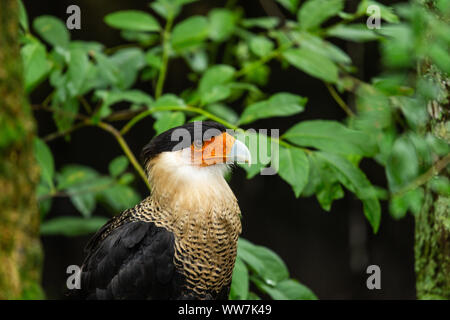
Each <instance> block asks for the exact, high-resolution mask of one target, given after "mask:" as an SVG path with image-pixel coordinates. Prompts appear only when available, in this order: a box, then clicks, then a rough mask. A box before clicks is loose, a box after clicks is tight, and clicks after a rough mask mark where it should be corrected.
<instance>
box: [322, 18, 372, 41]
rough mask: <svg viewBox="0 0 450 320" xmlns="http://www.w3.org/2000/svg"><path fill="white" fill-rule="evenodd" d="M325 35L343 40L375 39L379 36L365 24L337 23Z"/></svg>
mask: <svg viewBox="0 0 450 320" xmlns="http://www.w3.org/2000/svg"><path fill="white" fill-rule="evenodd" d="M327 35H328V36H331V37H336V38H340V39H344V40H349V41H355V42H364V41H371V40H376V39H378V38H379V36H378V35H377V34H376V33H375V32H374V31H373V30H370V29H368V28H367V26H366V25H365V24H359V23H358V24H348V25H342V24H340V25H337V26H335V27H333V28H330V29H328V30H327Z"/></svg>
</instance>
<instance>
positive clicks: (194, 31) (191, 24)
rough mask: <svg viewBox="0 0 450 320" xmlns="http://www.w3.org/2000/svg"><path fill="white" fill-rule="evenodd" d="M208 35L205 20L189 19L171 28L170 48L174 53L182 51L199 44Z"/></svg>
mask: <svg viewBox="0 0 450 320" xmlns="http://www.w3.org/2000/svg"><path fill="white" fill-rule="evenodd" d="M208 35H209V23H208V19H207V18H205V17H202V16H193V17H189V18H187V19H186V20H183V21H181V22H180V23H178V24H177V25H176V26H175V27H174V28H173V32H172V36H171V41H172V46H173V48H174V50H175V51H183V50H186V49H188V48H190V47H192V46H196V45H198V44H200V43H201V42H202V41H204V40H205V39H206V38H207V37H208Z"/></svg>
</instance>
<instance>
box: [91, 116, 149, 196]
mask: <svg viewBox="0 0 450 320" xmlns="http://www.w3.org/2000/svg"><path fill="white" fill-rule="evenodd" d="M88 124H89V125H92V126H97V127H99V128H101V129H103V130H105V131H108V132H109V133H111V134H112V135H113V136H114V138H116V140H117V142H118V143H119V145H120V147H121V148H122V150H123V152H124V153H125V155H126V156H127V158H128V160H130V162H131V164H132V165H133V167H134V169H135V170H136V171H137V172H138V174H139V175H140V176H141V178H142V180H144V182H145V184H146V185H147V187H148V189H149V190H151V187H150V183H149V182H148V179H147V176H146V174H145V172H144V169H142V167H141V165H140V164H139V162H138V161H137V160H136V157H135V156H134V154H133V152H132V151H131V150H130V147H129V146H128V144H127V142H126V141H125V139H124V138H123V137H122V135H121V134H120V132H119V131H118V130H117V129H116V128H114V127H113V126H112V125H110V124H108V123H105V122H98V123H94V122H88Z"/></svg>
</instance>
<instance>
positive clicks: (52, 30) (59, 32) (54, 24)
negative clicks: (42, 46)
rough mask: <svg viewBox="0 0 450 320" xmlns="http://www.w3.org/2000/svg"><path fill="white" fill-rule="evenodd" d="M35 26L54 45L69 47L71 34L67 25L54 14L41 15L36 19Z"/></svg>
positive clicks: (42, 36)
mask: <svg viewBox="0 0 450 320" xmlns="http://www.w3.org/2000/svg"><path fill="white" fill-rule="evenodd" d="M33 28H34V30H35V31H36V32H37V34H39V35H40V36H41V38H42V39H44V40H45V41H47V42H48V43H49V44H51V45H52V46H55V47H56V46H60V47H67V46H68V45H69V41H70V34H69V31H68V30H67V27H66V25H65V24H64V23H63V22H62V21H61V20H59V19H58V18H55V17H52V16H40V17H37V18H36V19H34V21H33Z"/></svg>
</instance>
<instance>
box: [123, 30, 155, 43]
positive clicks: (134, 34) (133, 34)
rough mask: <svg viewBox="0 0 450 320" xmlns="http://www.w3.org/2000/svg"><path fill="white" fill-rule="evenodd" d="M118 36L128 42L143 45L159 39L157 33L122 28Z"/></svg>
mask: <svg viewBox="0 0 450 320" xmlns="http://www.w3.org/2000/svg"><path fill="white" fill-rule="evenodd" d="M120 36H121V37H122V38H124V39H125V40H127V41H130V42H138V43H139V44H142V45H143V46H148V45H152V44H154V43H157V42H158V41H159V35H158V34H155V33H149V32H145V31H133V30H122V31H121V32H120Z"/></svg>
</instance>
